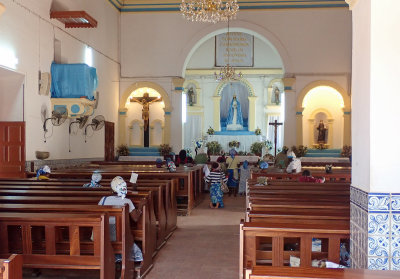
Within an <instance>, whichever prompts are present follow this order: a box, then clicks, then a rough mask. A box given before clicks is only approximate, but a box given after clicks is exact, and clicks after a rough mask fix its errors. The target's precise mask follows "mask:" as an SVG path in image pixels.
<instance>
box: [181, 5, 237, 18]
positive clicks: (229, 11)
mask: <svg viewBox="0 0 400 279" xmlns="http://www.w3.org/2000/svg"><path fill="white" fill-rule="evenodd" d="M224 3H225V4H224ZM180 10H181V12H182V15H183V17H184V18H186V19H187V20H191V21H200V22H212V23H216V22H218V21H228V20H229V19H235V18H236V13H237V12H238V11H239V5H238V3H237V0H226V1H224V2H222V0H182V3H181V5H180Z"/></svg>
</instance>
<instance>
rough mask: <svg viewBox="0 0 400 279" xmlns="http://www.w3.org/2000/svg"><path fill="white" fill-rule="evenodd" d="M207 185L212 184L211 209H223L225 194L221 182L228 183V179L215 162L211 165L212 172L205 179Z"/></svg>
mask: <svg viewBox="0 0 400 279" xmlns="http://www.w3.org/2000/svg"><path fill="white" fill-rule="evenodd" d="M205 180H206V182H207V183H210V184H211V187H210V200H211V201H210V207H211V208H223V207H224V193H223V192H222V190H221V181H223V182H224V183H226V182H227V181H228V178H226V177H225V174H224V173H223V172H222V171H221V168H220V166H219V164H218V163H217V162H213V163H212V165H211V172H210V173H209V174H208V175H207V176H206V177H205Z"/></svg>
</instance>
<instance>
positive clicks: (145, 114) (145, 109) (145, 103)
mask: <svg viewBox="0 0 400 279" xmlns="http://www.w3.org/2000/svg"><path fill="white" fill-rule="evenodd" d="M130 101H131V102H136V103H139V104H141V105H142V118H143V122H144V123H143V128H144V133H143V134H144V147H149V116H150V112H149V111H150V104H151V103H154V102H160V101H162V99H161V97H160V96H158V97H150V96H149V93H144V94H143V96H142V97H131V98H130Z"/></svg>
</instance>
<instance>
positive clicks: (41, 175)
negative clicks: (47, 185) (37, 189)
mask: <svg viewBox="0 0 400 279" xmlns="http://www.w3.org/2000/svg"><path fill="white" fill-rule="evenodd" d="M50 173H51V170H50V167H49V166H47V165H45V166H43V167H42V168H40V169H38V170H37V172H36V179H37V180H48V179H50Z"/></svg>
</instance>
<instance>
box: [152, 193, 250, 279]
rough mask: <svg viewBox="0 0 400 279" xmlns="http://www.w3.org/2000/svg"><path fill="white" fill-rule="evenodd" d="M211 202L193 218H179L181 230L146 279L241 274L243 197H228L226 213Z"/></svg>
mask: <svg viewBox="0 0 400 279" xmlns="http://www.w3.org/2000/svg"><path fill="white" fill-rule="evenodd" d="M208 202H209V199H208V197H206V198H205V199H204V201H203V202H202V203H201V204H200V205H199V206H198V207H196V208H195V209H194V210H193V212H192V215H191V216H185V217H178V229H177V230H176V231H175V232H174V234H173V236H172V237H171V238H170V239H169V241H168V242H167V244H166V245H165V246H164V247H163V249H162V250H161V251H160V252H159V254H158V255H157V256H156V259H155V264H154V267H153V269H152V270H151V271H150V273H149V274H148V276H147V277H146V279H209V278H210V279H211V278H218V279H236V278H238V274H239V222H240V219H243V218H244V212H245V208H244V207H245V200H244V198H243V197H225V201H224V202H225V208H224V209H210V208H209V207H208Z"/></svg>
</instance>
